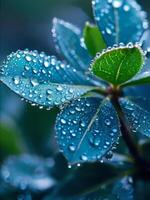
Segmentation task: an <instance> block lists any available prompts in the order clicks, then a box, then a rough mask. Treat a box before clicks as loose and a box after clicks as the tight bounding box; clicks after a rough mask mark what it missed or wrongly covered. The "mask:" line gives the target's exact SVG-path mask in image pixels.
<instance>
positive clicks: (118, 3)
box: [112, 0, 122, 8]
mask: <svg viewBox="0 0 150 200" xmlns="http://www.w3.org/2000/svg"><path fill="white" fill-rule="evenodd" d="M112 5H113V7H114V8H120V7H121V6H122V0H113V2H112Z"/></svg>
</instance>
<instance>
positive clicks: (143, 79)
mask: <svg viewBox="0 0 150 200" xmlns="http://www.w3.org/2000/svg"><path fill="white" fill-rule="evenodd" d="M144 84H150V71H147V72H143V73H140V74H138V75H137V76H135V77H134V78H133V79H131V80H130V81H128V82H126V83H124V84H123V85H122V87H127V86H134V85H144Z"/></svg>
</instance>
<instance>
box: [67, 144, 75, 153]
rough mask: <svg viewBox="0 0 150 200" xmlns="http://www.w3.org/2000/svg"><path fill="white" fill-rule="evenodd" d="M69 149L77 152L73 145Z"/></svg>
mask: <svg viewBox="0 0 150 200" xmlns="http://www.w3.org/2000/svg"><path fill="white" fill-rule="evenodd" d="M69 149H70V151H72V152H74V151H75V150H76V147H75V146H74V145H73V144H71V145H70V146H69Z"/></svg>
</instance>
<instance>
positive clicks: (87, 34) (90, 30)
mask: <svg viewBox="0 0 150 200" xmlns="http://www.w3.org/2000/svg"><path fill="white" fill-rule="evenodd" d="M83 37H84V42H85V44H86V47H87V49H88V51H89V53H90V54H91V55H92V56H95V55H96V53H97V52H101V51H102V50H103V49H106V43H105V41H104V39H103V36H102V34H101V32H100V31H99V29H98V27H97V26H95V25H91V24H90V23H89V22H87V23H86V25H85V28H84V30H83Z"/></svg>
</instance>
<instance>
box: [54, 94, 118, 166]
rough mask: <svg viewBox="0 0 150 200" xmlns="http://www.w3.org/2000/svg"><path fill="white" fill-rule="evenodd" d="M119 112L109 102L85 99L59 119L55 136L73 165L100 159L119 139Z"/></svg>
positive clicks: (70, 107) (64, 110)
mask: <svg viewBox="0 0 150 200" xmlns="http://www.w3.org/2000/svg"><path fill="white" fill-rule="evenodd" d="M119 132H120V130H119V125H118V118H117V116H116V112H115V110H114V108H113V106H112V104H111V103H110V102H109V100H108V99H106V100H102V99H100V98H98V97H97V98H96V97H95V98H94V97H93V98H92V97H91V98H82V99H78V100H76V101H73V102H72V103H71V104H69V105H68V106H66V107H65V108H64V109H63V110H62V112H61V113H60V114H59V115H58V117H57V121H56V136H57V139H58V143H59V147H60V150H61V151H62V152H63V153H64V155H65V156H66V158H67V159H68V160H69V162H70V163H77V162H85V161H95V160H97V159H101V158H102V156H104V155H105V154H106V153H107V152H108V151H109V150H110V149H111V148H112V146H113V145H115V144H116V142H117V140H118V137H119Z"/></svg>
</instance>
